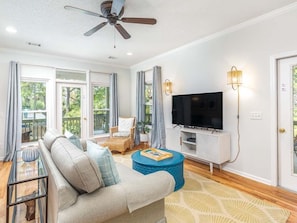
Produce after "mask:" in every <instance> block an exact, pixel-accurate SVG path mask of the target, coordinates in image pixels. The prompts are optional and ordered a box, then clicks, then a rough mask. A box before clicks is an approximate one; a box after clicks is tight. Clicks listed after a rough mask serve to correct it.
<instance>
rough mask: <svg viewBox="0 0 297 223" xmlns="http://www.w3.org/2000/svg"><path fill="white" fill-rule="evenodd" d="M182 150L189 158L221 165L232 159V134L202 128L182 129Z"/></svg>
mask: <svg viewBox="0 0 297 223" xmlns="http://www.w3.org/2000/svg"><path fill="white" fill-rule="evenodd" d="M180 145H181V152H182V153H183V154H184V155H185V156H188V157H189V158H194V159H198V160H202V161H205V162H208V163H209V167H210V172H211V173H212V172H213V164H218V165H219V167H220V168H221V165H222V164H223V163H225V162H227V161H229V160H230V134H229V133H227V132H224V131H211V130H202V129H191V128H182V129H180Z"/></svg>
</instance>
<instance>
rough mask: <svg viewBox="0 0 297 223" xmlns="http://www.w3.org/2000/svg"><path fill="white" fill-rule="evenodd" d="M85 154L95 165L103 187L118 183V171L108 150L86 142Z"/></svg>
mask: <svg viewBox="0 0 297 223" xmlns="http://www.w3.org/2000/svg"><path fill="white" fill-rule="evenodd" d="M87 154H88V155H89V156H90V157H91V158H92V159H93V160H94V161H95V162H96V163H97V165H98V167H99V169H100V171H101V174H102V178H103V181H104V184H105V186H110V185H113V184H117V183H118V182H120V178H119V173H118V170H117V168H116V165H115V162H114V160H113V157H112V154H111V152H110V150H109V149H108V148H106V147H101V146H100V145H98V144H95V143H93V142H90V141H87Z"/></svg>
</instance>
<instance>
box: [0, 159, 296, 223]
mask: <svg viewBox="0 0 297 223" xmlns="http://www.w3.org/2000/svg"><path fill="white" fill-rule="evenodd" d="M10 166H11V163H8V162H6V163H3V162H0V179H1V181H0V222H1V223H2V222H4V219H5V205H6V183H7V178H8V174H9V170H10ZM184 167H185V169H187V170H190V171H193V172H195V173H197V174H200V175H202V176H204V177H206V178H209V179H212V180H214V181H217V182H219V183H222V184H225V185H228V186H230V187H233V188H236V189H239V190H241V191H244V192H246V193H249V194H251V195H253V196H255V197H257V198H259V199H262V200H267V201H269V202H272V203H274V204H277V205H279V206H281V207H283V208H286V209H288V210H289V211H290V212H291V215H290V217H289V219H288V221H287V223H296V222H297V194H296V193H291V192H288V191H286V190H284V189H282V188H278V187H272V186H268V185H265V184H262V183H259V182H256V181H253V180H250V179H247V178H244V177H241V176H238V175H236V174H232V173H230V172H226V171H223V170H222V171H220V170H219V169H216V168H214V172H213V174H211V173H210V172H209V166H208V165H205V164H201V163H197V162H195V161H192V160H188V159H187V160H185V165H184Z"/></svg>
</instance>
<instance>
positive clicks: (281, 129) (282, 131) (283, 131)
mask: <svg viewBox="0 0 297 223" xmlns="http://www.w3.org/2000/svg"><path fill="white" fill-rule="evenodd" d="M278 131H279V133H285V132H286V129H284V128H280V129H279V130H278Z"/></svg>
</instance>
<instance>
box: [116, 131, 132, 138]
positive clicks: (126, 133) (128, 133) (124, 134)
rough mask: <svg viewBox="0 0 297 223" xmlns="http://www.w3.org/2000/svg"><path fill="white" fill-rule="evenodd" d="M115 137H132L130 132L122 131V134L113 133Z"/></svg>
mask: <svg viewBox="0 0 297 223" xmlns="http://www.w3.org/2000/svg"><path fill="white" fill-rule="evenodd" d="M112 136H114V137H128V136H130V132H126V131H122V132H115V133H113V135H112Z"/></svg>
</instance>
